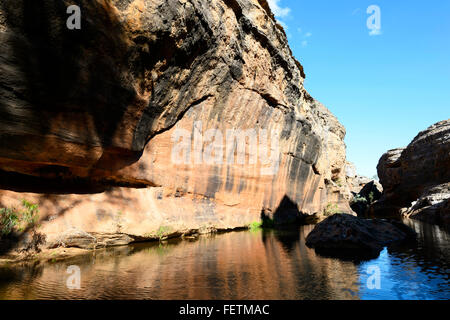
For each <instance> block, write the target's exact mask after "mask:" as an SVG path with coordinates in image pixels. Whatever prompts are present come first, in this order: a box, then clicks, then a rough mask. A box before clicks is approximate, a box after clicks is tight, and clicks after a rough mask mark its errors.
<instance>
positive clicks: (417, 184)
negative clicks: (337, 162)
mask: <svg viewBox="0 0 450 320" xmlns="http://www.w3.org/2000/svg"><path fill="white" fill-rule="evenodd" d="M377 169H378V176H379V177H380V182H381V184H382V185H383V189H384V193H383V196H382V198H381V199H380V201H379V202H377V203H375V204H374V205H373V206H372V208H371V211H372V212H373V213H374V214H376V215H385V214H388V215H389V214H399V213H400V212H401V213H403V214H404V215H407V216H410V217H411V218H415V219H420V220H425V221H428V222H432V223H437V224H445V225H450V210H449V198H450V190H449V181H450V120H445V121H441V122H439V123H436V124H434V125H432V126H431V127H429V128H428V129H426V130H424V131H422V132H420V133H419V134H418V135H417V136H416V137H415V138H414V140H413V141H412V142H411V143H410V144H409V145H408V146H407V147H406V148H404V149H394V150H390V151H388V152H387V153H385V154H384V155H383V156H382V157H381V159H380V161H379V163H378V167H377Z"/></svg>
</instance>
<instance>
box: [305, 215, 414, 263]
mask: <svg viewBox="0 0 450 320" xmlns="http://www.w3.org/2000/svg"><path fill="white" fill-rule="evenodd" d="M415 236H416V233H415V231H414V230H412V229H411V228H409V227H408V226H406V225H404V224H403V223H401V222H397V221H384V220H378V219H373V220H372V219H362V218H358V217H355V216H352V215H348V214H335V215H333V216H331V217H329V218H327V219H325V220H324V221H322V222H320V223H319V224H317V225H316V227H315V228H314V229H313V230H312V231H311V232H310V233H309V234H308V236H307V237H306V245H307V246H308V247H310V248H314V249H315V250H316V252H317V253H319V254H323V255H326V256H333V257H341V258H344V259H345V258H350V259H366V258H367V259H370V258H376V257H377V256H378V255H379V253H380V251H381V250H382V249H383V248H384V247H386V246H390V245H392V244H394V243H398V242H402V241H409V240H413V239H415Z"/></svg>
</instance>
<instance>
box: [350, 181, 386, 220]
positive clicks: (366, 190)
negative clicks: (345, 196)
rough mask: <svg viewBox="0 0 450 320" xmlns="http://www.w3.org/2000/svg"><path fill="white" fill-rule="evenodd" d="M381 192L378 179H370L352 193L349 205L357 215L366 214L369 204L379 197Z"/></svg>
mask: <svg viewBox="0 0 450 320" xmlns="http://www.w3.org/2000/svg"><path fill="white" fill-rule="evenodd" d="M382 192H383V188H382V187H381V185H380V183H379V182H378V181H375V180H372V181H370V182H369V183H366V184H365V185H364V187H363V188H362V189H361V190H360V191H359V192H358V193H357V194H355V195H354V197H353V199H352V200H351V201H350V207H351V208H352V210H353V211H355V212H356V214H357V215H358V216H366V215H367V214H368V209H369V208H370V205H371V204H372V203H374V202H375V201H377V200H378V199H380V197H381V195H382Z"/></svg>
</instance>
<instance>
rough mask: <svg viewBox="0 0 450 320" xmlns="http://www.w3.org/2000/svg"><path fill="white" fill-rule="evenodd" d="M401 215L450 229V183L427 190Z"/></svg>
mask: <svg viewBox="0 0 450 320" xmlns="http://www.w3.org/2000/svg"><path fill="white" fill-rule="evenodd" d="M401 213H402V214H403V216H405V217H408V218H412V219H417V220H421V221H425V222H428V223H432V224H439V225H444V226H447V227H450V183H443V184H440V185H437V186H433V187H431V188H429V189H427V190H425V191H424V193H423V194H422V195H421V196H420V198H419V199H418V200H417V201H414V202H413V203H412V205H411V207H409V208H404V209H402V210H401Z"/></svg>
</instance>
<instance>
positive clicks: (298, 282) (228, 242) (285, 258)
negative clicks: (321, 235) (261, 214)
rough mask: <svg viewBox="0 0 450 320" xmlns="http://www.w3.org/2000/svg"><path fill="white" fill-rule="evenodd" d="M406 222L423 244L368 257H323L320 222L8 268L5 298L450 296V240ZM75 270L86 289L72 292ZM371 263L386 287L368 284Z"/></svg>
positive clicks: (0, 280) (2, 277) (0, 281)
mask: <svg viewBox="0 0 450 320" xmlns="http://www.w3.org/2000/svg"><path fill="white" fill-rule="evenodd" d="M406 223H407V224H409V225H410V226H412V227H413V228H415V230H416V231H417V233H418V243H417V244H413V245H408V246H403V247H399V248H395V249H389V250H387V249H385V250H384V251H383V252H382V253H381V254H380V256H379V257H378V258H377V259H373V260H370V261H363V262H355V261H341V260H338V259H332V258H326V257H322V256H318V255H316V253H315V252H314V250H312V249H309V248H307V247H306V246H305V241H304V239H305V237H306V236H307V235H308V233H309V232H310V231H311V230H312V228H313V226H301V227H299V228H295V229H290V230H270V231H266V230H259V231H256V232H250V231H243V232H233V233H227V234H219V235H213V236H202V237H199V238H198V239H197V240H195V241H189V240H184V241H171V242H167V243H162V244H136V245H131V246H126V247H120V248H114V249H108V250H102V251H97V252H96V253H95V254H91V255H88V256H83V257H77V258H73V259H70V260H67V261H64V262H53V263H51V262H49V263H40V264H31V265H30V264H29V265H26V266H14V267H8V268H0V299H450V269H449V268H450V236H449V234H448V233H446V232H445V231H444V230H442V229H440V228H439V227H436V226H431V225H427V224H423V223H420V222H413V221H408V222H406ZM70 265H77V266H79V267H80V269H81V289H79V290H73V289H68V288H67V286H66V281H67V278H68V277H69V274H68V273H67V268H68V266H70ZM373 266H375V267H378V268H379V270H380V288H379V289H376V288H375V289H369V288H368V286H367V282H368V281H369V282H370V283H372V284H373V283H374V282H373V281H370V279H369V277H370V276H371V274H368V270H370V272H372V270H374V269H373ZM371 268H372V269H371Z"/></svg>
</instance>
